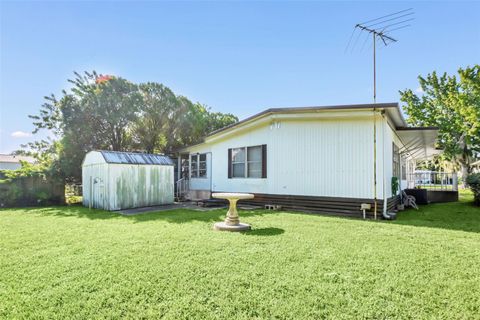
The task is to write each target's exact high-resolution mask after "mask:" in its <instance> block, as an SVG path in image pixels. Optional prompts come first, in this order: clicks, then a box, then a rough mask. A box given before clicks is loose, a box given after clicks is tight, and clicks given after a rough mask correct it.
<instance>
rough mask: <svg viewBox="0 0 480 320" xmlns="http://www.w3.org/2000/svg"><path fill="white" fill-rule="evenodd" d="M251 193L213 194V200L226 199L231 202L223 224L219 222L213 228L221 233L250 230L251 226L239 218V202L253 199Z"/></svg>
mask: <svg viewBox="0 0 480 320" xmlns="http://www.w3.org/2000/svg"><path fill="white" fill-rule="evenodd" d="M253 197H254V196H253V194H251V193H233V192H232V193H213V194H212V198H216V199H226V200H228V201H229V202H230V208H229V209H228V212H227V218H226V219H225V221H223V222H217V223H215V224H214V226H213V228H214V229H215V230H220V231H245V230H250V229H251V227H250V225H249V224H246V223H241V222H240V219H239V218H238V212H237V201H238V200H241V199H253Z"/></svg>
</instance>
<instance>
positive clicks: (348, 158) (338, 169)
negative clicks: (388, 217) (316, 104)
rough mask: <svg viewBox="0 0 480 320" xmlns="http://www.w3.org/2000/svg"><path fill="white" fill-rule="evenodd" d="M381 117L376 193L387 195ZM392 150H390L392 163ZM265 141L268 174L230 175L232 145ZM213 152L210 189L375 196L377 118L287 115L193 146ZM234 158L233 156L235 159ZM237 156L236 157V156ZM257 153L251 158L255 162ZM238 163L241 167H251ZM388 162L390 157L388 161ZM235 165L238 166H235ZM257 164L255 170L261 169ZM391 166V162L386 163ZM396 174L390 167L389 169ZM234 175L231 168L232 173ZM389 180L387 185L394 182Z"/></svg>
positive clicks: (361, 196)
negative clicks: (374, 123) (374, 172)
mask: <svg viewBox="0 0 480 320" xmlns="http://www.w3.org/2000/svg"><path fill="white" fill-rule="evenodd" d="M382 119H383V118H382V117H381V116H378V117H377V197H378V198H379V199H382V197H383V188H384V185H383V170H384V168H383V163H384V160H385V161H386V160H387V159H386V158H385V159H384V157H383V152H382V151H383V150H382V149H383V148H382V146H383V145H384V140H383V132H384V130H386V127H385V126H386V124H385V123H383V122H382V121H383V120H382ZM391 143H392V140H391V138H390V139H388V143H385V146H387V145H389V146H390V148H389V149H390V150H389V151H388V150H385V151H386V152H385V154H387V155H388V152H390V156H388V158H389V161H390V166H391V161H392V160H391V152H392V151H391ZM263 144H266V145H267V146H268V149H267V159H268V161H267V163H266V169H267V172H268V178H265V179H229V178H228V163H227V162H228V157H227V153H228V152H227V151H228V149H232V155H233V153H234V152H233V151H234V149H237V148H245V146H261V145H263ZM207 150H208V151H209V152H211V153H212V155H213V157H212V167H213V168H214V170H213V172H212V181H211V190H212V191H217V192H218V191H225V192H252V193H268V194H291V195H307V196H326V197H347V198H367V199H372V198H373V118H372V116H371V112H370V113H368V114H367V116H365V117H361V118H359V117H356V118H347V119H314V120H296V119H288V120H282V121H278V122H275V123H274V124H270V123H268V124H265V125H261V126H257V127H255V128H250V129H249V130H245V131H243V132H239V133H235V135H231V136H229V137H228V138H224V139H219V140H217V141H215V142H210V143H208V142H207V143H205V144H202V145H198V146H195V147H193V148H191V150H190V152H206V151H207ZM232 160H233V159H232ZM236 160H237V159H236ZM256 160H257V159H256V158H255V154H253V156H252V157H250V158H249V157H248V155H247V157H246V161H247V163H248V161H252V163H256ZM243 161H245V160H240V158H239V159H238V161H232V164H233V163H239V164H240V165H239V169H237V170H238V171H242V170H246V169H245V168H244V167H242V164H241V163H243ZM386 163H388V162H386ZM232 169H233V168H232ZM255 169H256V168H255V164H253V167H252V169H251V170H252V172H251V174H252V175H253V174H257V175H258V174H259V173H258V172H256V173H255V172H254V171H255ZM386 170H387V171H388V167H387V168H386ZM390 175H391V173H390ZM233 176H234V174H233V170H232V177H233ZM389 186H390V182H388V186H385V187H386V190H388V189H389V188H390V187H389Z"/></svg>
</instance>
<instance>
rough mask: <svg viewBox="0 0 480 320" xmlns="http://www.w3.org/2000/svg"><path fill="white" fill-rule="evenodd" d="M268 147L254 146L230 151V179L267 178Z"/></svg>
mask: <svg viewBox="0 0 480 320" xmlns="http://www.w3.org/2000/svg"><path fill="white" fill-rule="evenodd" d="M266 147H267V146H266V145H260V146H252V147H242V148H234V149H229V150H228V153H229V155H228V158H229V159H228V160H229V161H228V163H229V168H228V177H229V178H266V177H267V165H266V158H267V148H266Z"/></svg>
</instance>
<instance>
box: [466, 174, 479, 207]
mask: <svg viewBox="0 0 480 320" xmlns="http://www.w3.org/2000/svg"><path fill="white" fill-rule="evenodd" d="M467 185H468V186H469V187H470V189H472V191H473V198H474V200H473V201H474V204H475V205H477V206H480V173H474V174H471V175H469V176H468V177H467Z"/></svg>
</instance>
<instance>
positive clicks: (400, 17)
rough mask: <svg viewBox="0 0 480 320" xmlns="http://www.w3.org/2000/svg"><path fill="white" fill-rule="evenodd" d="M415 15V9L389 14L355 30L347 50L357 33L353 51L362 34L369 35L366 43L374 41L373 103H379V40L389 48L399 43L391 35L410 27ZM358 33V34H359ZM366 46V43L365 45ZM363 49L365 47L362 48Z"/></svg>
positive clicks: (356, 27) (363, 24)
mask: <svg viewBox="0 0 480 320" xmlns="http://www.w3.org/2000/svg"><path fill="white" fill-rule="evenodd" d="M413 14H414V12H413V9H412V8H409V9H405V10H402V11H398V12H395V13H391V14H388V15H386V16H383V17H380V18H376V19H372V20H368V21H365V22H362V23H357V24H356V25H355V27H354V29H353V32H352V35H351V36H350V40H349V42H348V45H347V48H346V49H345V50H347V49H348V48H349V47H350V44H351V41H352V38H353V36H354V34H355V33H357V39H356V40H355V43H354V44H353V46H352V51H353V49H354V48H355V45H356V43H357V42H358V38H360V36H361V35H362V34H367V38H366V39H365V42H366V41H368V38H369V37H370V35H371V37H372V39H373V102H374V103H376V102H377V61H376V60H377V57H376V56H377V53H376V51H377V39H379V40H381V42H382V43H383V44H384V45H385V46H387V45H389V44H391V43H394V42H397V41H398V40H397V39H395V38H393V37H392V36H390V35H389V33H391V32H393V31H396V30H399V29H403V28H406V27H409V26H410V24H408V22H410V21H412V20H414V18H413V17H412V15H413ZM357 31H358V32H357ZM364 44H365V43H364ZM362 48H363V47H362Z"/></svg>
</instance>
